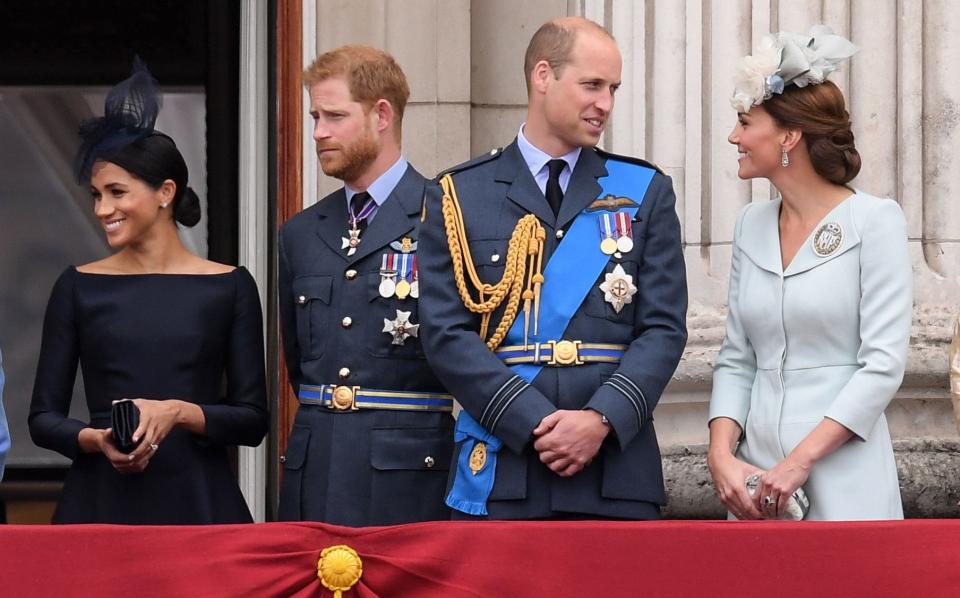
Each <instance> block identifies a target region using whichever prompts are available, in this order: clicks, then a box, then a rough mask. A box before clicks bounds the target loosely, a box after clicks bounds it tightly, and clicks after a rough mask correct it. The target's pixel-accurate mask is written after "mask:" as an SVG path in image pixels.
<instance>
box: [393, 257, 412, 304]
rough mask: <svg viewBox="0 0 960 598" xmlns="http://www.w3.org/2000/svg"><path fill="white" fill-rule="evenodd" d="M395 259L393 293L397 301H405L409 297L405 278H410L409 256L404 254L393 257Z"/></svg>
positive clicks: (407, 282) (407, 283)
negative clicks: (395, 274)
mask: <svg viewBox="0 0 960 598" xmlns="http://www.w3.org/2000/svg"><path fill="white" fill-rule="evenodd" d="M395 257H396V258H397V262H398V264H397V288H396V290H395V293H396V295H397V299H401V300H402V299H406V298H407V297H409V296H410V282H409V281H408V280H407V278H408V277H409V276H410V265H411V263H412V261H413V260H411V259H410V258H411V256H410V254H407V253H404V254H401V255H397V256H395Z"/></svg>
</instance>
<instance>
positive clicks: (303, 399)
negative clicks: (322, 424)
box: [298, 384, 453, 413]
mask: <svg viewBox="0 0 960 598" xmlns="http://www.w3.org/2000/svg"><path fill="white" fill-rule="evenodd" d="M298 398H299V399H300V404H301V405H317V406H319V407H327V408H329V409H332V410H335V411H357V410H360V409H394V410H400V411H440V412H446V413H450V412H452V411H453V397H452V396H450V395H447V394H442V393H437V392H414V391H406V390H396V391H395V390H374V389H372V388H361V387H359V386H350V385H346V384H340V385H337V384H321V385H320V386H313V385H310V384H301V385H300V393H299V394H298Z"/></svg>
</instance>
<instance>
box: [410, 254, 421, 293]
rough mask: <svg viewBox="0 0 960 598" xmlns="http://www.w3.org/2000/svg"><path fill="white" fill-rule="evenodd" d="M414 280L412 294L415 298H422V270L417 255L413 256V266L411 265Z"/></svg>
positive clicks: (411, 283)
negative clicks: (419, 268) (418, 267)
mask: <svg viewBox="0 0 960 598" xmlns="http://www.w3.org/2000/svg"><path fill="white" fill-rule="evenodd" d="M411 271H412V275H413V280H412V281H411V282H410V296H411V297H413V298H414V299H419V298H420V272H419V270H418V269H417V256H413V266H412V267H411Z"/></svg>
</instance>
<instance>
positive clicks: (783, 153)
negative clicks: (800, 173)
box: [780, 149, 790, 168]
mask: <svg viewBox="0 0 960 598" xmlns="http://www.w3.org/2000/svg"><path fill="white" fill-rule="evenodd" d="M780 166H782V167H784V168H786V167H787V166H790V154H788V153H787V150H785V149H782V150H780Z"/></svg>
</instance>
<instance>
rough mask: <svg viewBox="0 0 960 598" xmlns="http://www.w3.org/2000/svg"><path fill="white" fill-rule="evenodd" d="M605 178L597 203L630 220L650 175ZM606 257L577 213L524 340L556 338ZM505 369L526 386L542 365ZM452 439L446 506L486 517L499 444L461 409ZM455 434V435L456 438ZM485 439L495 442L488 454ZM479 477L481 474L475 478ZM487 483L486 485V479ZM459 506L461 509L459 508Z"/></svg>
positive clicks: (519, 323) (621, 166) (630, 168)
mask: <svg viewBox="0 0 960 598" xmlns="http://www.w3.org/2000/svg"><path fill="white" fill-rule="evenodd" d="M606 168H607V175H606V176H603V177H600V178H599V179H597V182H598V183H599V184H600V195H599V196H598V199H601V198H604V197H606V196H608V195H613V196H615V197H626V198H630V199H632V200H633V201H634V202H635V203H636V205H633V206H624V207H621V208H618V210H617V211H618V212H626V213H627V214H629V215H630V219H631V220H632V219H633V217H634V215H636V213H637V210H639V209H640V206H641V205H642V204H643V198H644V196H645V195H646V194H647V188H648V187H649V186H650V182H651V181H652V180H653V175H654V174H655V173H656V171H655V170H654V169H652V168H648V167H645V166H641V165H639V164H633V163H631V162H620V161H617V160H613V159H609V158H608V159H607V161H606ZM609 261H610V256H609V255H606V254H604V253H603V252H602V251H600V239H599V236H598V232H597V223H596V213H590V212H587V210H584V211H583V212H580V214H578V215H577V217H576V218H575V219H574V221H573V224H572V225H571V226H570V228H569V230H567V233H566V234H565V235H564V237H563V240H562V241H560V244H559V245H557V249H556V251H554V252H553V255H552V256H550V260H549V261H548V262H547V267H546V269H545V270H544V272H543V279H544V282H543V286H542V287H541V289H540V321H539V327H538V328H539V329H538V331H537V334H533V328H534V327H533V323H532V322H531V323H530V325H529V337H528V342H529V343H531V344H532V343H534V342H544V341H550V340H560V339H561V338H562V337H563V333H564V331H566V329H567V326H568V325H569V324H570V320H572V319H573V316H574V315H576V313H577V310H578V309H580V306H581V305H582V304H583V301H584V299H586V297H587V295H588V294H589V293H590V289H591V288H593V283H594V282H596V280H597V277H599V276H600V273H601V272H603V270H604V268H605V267H606V265H607V263H608V262H609ZM523 331H524V321H523V315H522V314H521V315H518V316H517V319H516V320H515V321H514V322H513V326H511V327H510V330H509V331H508V332H507V336H506V338H505V339H504V341H503V342H504V344H505V345H522V344H523V342H524V338H523ZM510 368H511V369H512V370H513V371H514V372H516V374H517V375H518V376H520V378H522V379H523V380H524V381H526V382H527V383H528V384H530V383H532V382H533V380H534V378H536V377H537V374H539V373H540V369H541V368H543V365H542V364H526V363H523V364H515V365H512V366H510ZM454 435H455V437H456V441H457V442H461V441H462V442H463V445H462V446H461V447H460V456H459V459H458V463H457V474H456V477H455V478H454V481H453V486H452V487H451V488H450V493H449V494H448V495H447V499H446V504H447V506H448V507H450V508H452V509H456V510H458V511H462V512H464V513H467V514H470V515H486V514H487V498H488V497H489V496H490V490H491V489H492V488H493V480H494V478H495V475H496V473H495V472H496V467H497V451H498V450H499V449H500V444H501V443H500V440H499V439H497V438H496V437H495V436H493V435H491V434H490V433H489V432H487V431H486V430H485V429H484V428H483V427H482V426H481V425H480V424H479V423H477V421H476V420H474V419H473V418H472V417H471V416H470V414H468V413H467V412H466V411H465V410H464V411H461V412H460V415H458V416H457V424H456V428H455V432H454ZM458 435H459V437H457V436H458ZM490 439H493V440H495V441H496V445H497V447H496V449H497V450H492V446H491V444H492V443H491V442H490ZM478 442H486V443H488V444H487V461H486V464H485V466H484V468H483V470H481V472H480V473H478V474H477V475H474V474H473V473H472V472H471V471H470V467H469V460H470V453H471V452H473V447H474V446H476V444H477V443H478ZM481 474H485V475H484V476H483V477H482V478H481ZM488 480H489V484H488V483H487V481H488ZM464 507H465V508H464Z"/></svg>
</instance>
